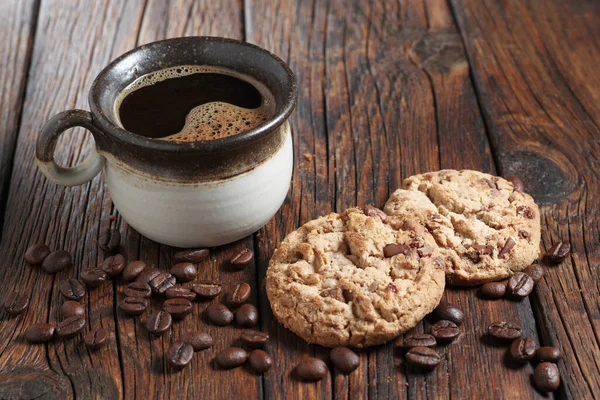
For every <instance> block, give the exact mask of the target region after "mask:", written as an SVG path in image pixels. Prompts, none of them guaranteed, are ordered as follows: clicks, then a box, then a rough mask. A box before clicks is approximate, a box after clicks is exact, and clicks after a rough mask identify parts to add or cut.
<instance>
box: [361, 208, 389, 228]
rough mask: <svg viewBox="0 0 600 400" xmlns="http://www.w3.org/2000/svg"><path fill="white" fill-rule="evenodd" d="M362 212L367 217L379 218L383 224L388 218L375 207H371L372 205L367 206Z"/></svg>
mask: <svg viewBox="0 0 600 400" xmlns="http://www.w3.org/2000/svg"><path fill="white" fill-rule="evenodd" d="M363 212H364V213H365V215H367V216H369V217H373V218H379V219H380V220H381V222H383V223H384V224H387V222H388V216H387V215H386V213H384V212H383V211H381V210H380V209H379V208H377V207H373V206H372V205H369V204H367V205H366V206H365V208H364V209H363Z"/></svg>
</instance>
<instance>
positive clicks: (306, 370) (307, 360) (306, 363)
mask: <svg viewBox="0 0 600 400" xmlns="http://www.w3.org/2000/svg"><path fill="white" fill-rule="evenodd" d="M295 371H296V375H297V376H298V378H300V379H302V380H303V381H320V380H321V379H323V378H325V375H327V364H325V363H324V362H323V360H320V359H318V358H315V357H304V359H303V360H302V361H300V363H299V364H298V365H297V366H296V369H295Z"/></svg>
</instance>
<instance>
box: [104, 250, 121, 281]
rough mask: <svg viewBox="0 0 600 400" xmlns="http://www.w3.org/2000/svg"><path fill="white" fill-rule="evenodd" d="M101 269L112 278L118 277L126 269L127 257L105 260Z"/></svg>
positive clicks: (117, 256)
mask: <svg viewBox="0 0 600 400" xmlns="http://www.w3.org/2000/svg"><path fill="white" fill-rule="evenodd" d="M100 268H101V269H102V271H104V272H106V275H108V276H110V277H113V276H117V275H119V274H120V273H121V272H123V269H125V257H123V255H122V254H116V255H114V256H110V257H108V258H107V259H106V260H104V262H103V263H102V266H101V267H100Z"/></svg>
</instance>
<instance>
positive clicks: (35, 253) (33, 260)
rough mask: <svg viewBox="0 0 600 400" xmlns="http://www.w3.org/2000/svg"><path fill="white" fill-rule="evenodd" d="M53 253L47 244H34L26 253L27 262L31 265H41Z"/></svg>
mask: <svg viewBox="0 0 600 400" xmlns="http://www.w3.org/2000/svg"><path fill="white" fill-rule="evenodd" d="M51 252H52V251H51V250H50V247H48V246H46V245H45V244H34V245H32V246H29V248H28V249H27V250H26V251H25V261H27V262H28V263H29V264H31V265H40V264H41V263H42V262H44V259H45V258H46V257H48V255H49V254H50V253H51Z"/></svg>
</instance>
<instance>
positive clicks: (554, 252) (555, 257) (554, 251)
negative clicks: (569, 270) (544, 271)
mask: <svg viewBox="0 0 600 400" xmlns="http://www.w3.org/2000/svg"><path fill="white" fill-rule="evenodd" d="M570 251H571V244H570V243H569V242H563V241H560V242H558V243H556V244H555V245H553V246H552V247H550V248H549V249H548V251H547V252H546V260H547V261H548V262H550V263H551V264H558V263H561V262H563V261H565V259H566V258H567V256H568V255H569V252H570Z"/></svg>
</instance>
